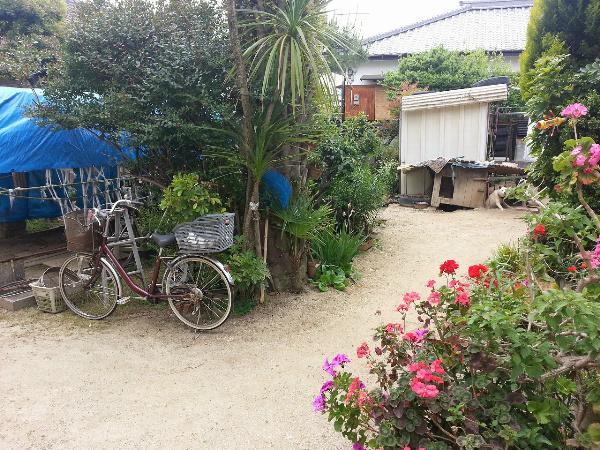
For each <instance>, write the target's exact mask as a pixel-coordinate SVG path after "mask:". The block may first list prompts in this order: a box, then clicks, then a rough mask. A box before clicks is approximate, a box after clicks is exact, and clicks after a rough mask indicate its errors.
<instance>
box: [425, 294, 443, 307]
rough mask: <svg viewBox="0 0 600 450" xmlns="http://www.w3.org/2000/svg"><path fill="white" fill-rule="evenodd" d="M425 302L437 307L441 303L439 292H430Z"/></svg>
mask: <svg viewBox="0 0 600 450" xmlns="http://www.w3.org/2000/svg"><path fill="white" fill-rule="evenodd" d="M427 301H428V302H429V304H430V305H431V306H437V305H439V304H440V303H441V301H442V296H441V294H440V293H439V292H432V293H431V294H429V297H427Z"/></svg>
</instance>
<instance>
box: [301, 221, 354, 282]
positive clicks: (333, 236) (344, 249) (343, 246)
mask: <svg viewBox="0 0 600 450" xmlns="http://www.w3.org/2000/svg"><path fill="white" fill-rule="evenodd" d="M363 242H364V238H363V237H362V236H360V235H357V234H351V233H348V232H347V231H341V232H340V233H334V232H333V231H331V230H326V231H323V232H322V233H320V234H319V235H318V236H317V238H316V239H315V240H314V241H313V242H312V245H311V250H312V255H313V258H314V259H315V260H316V261H318V262H319V263H321V264H322V265H324V266H335V267H339V268H340V269H342V270H343V271H344V272H345V273H346V274H350V273H351V272H352V260H353V259H354V257H355V256H356V255H358V252H359V249H360V246H361V244H362V243H363Z"/></svg>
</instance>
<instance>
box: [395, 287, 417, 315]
mask: <svg viewBox="0 0 600 450" xmlns="http://www.w3.org/2000/svg"><path fill="white" fill-rule="evenodd" d="M419 300H421V296H420V295H419V293H418V292H407V293H406V294H404V297H403V298H402V302H403V303H400V305H398V307H397V308H396V311H398V312H406V311H408V309H409V308H410V305H411V303H414V302H418V301H419Z"/></svg>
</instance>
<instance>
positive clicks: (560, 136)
mask: <svg viewBox="0 0 600 450" xmlns="http://www.w3.org/2000/svg"><path fill="white" fill-rule="evenodd" d="M549 3H551V2H547V3H542V2H540V3H539V4H536V5H537V6H536V7H535V8H537V12H534V14H533V17H534V19H532V22H531V23H530V32H529V33H530V36H529V43H528V49H527V51H526V54H527V56H526V58H524V61H525V64H524V74H525V76H522V79H521V83H522V84H521V87H522V91H523V96H524V99H525V101H526V108H527V109H528V112H529V115H530V117H531V118H532V119H533V120H535V121H536V122H535V130H534V131H533V133H532V135H531V136H530V138H529V139H530V145H531V146H532V148H533V149H534V150H535V152H536V157H537V160H536V162H535V163H534V164H533V166H532V167H531V168H530V169H529V175H530V176H529V179H530V180H531V181H532V182H533V183H535V187H534V186H532V185H521V186H519V187H517V188H515V189H512V190H511V192H509V197H513V198H515V199H519V200H523V201H530V200H534V201H535V202H536V204H537V205H538V207H539V212H538V213H536V214H530V215H528V216H526V218H525V220H526V222H527V227H528V231H527V234H526V235H525V236H523V237H522V238H521V239H520V240H519V241H518V243H517V244H514V245H503V246H501V247H500V248H498V249H497V250H496V251H495V252H494V253H493V254H490V256H489V258H487V259H485V260H481V261H480V262H479V263H478V264H474V265H469V266H468V267H462V263H461V261H459V260H457V259H456V260H455V259H447V260H443V261H439V263H440V265H439V268H435V267H432V277H431V279H429V280H425V279H424V280H423V283H422V288H421V289H419V290H417V291H409V292H406V293H405V294H404V295H403V297H402V299H400V302H399V304H398V306H397V308H396V311H397V320H395V321H393V322H390V323H387V324H382V325H381V326H379V327H377V328H376V330H375V332H374V335H373V340H372V341H366V340H365V342H363V343H362V344H360V345H359V346H358V347H357V348H356V352H355V354H352V355H346V354H337V355H335V356H333V357H328V358H327V359H325V362H324V364H323V367H322V370H323V376H324V383H323V385H322V387H321V388H320V392H318V395H317V396H316V397H315V399H314V402H313V407H314V409H315V411H317V412H319V413H322V414H324V415H325V418H326V419H327V420H329V421H330V422H331V423H332V425H333V427H334V429H335V430H336V431H337V432H339V433H341V434H342V435H343V436H344V437H345V438H347V439H348V440H349V441H350V442H351V443H352V445H353V448H354V449H365V448H380V449H397V448H403V449H405V450H409V449H411V448H412V449H419V450H421V449H427V450H433V449H458V448H460V449H479V448H492V449H507V448H516V449H525V448H530V449H545V448H547V449H556V448H561V449H563V448H598V446H599V444H600V415H599V413H600V396H599V394H600V382H599V380H600V378H599V373H598V367H599V366H600V359H599V355H600V341H599V340H598V336H599V332H600V328H599V326H598V320H597V318H598V314H600V309H599V303H598V301H599V299H600V271H599V269H600V220H599V218H598V213H597V208H598V206H599V205H598V201H599V200H600V166H599V165H598V164H599V162H600V144H597V143H596V141H597V140H598V136H597V134H596V133H597V127H596V124H597V120H598V111H597V105H596V102H597V91H596V89H597V86H598V83H599V81H600V79H599V78H598V71H597V65H598V62H597V61H594V57H593V56H590V54H589V53H586V51H587V50H586V49H587V47H586V45H585V42H586V41H585V36H583V34H584V32H583V30H582V29H574V28H568V27H569V25H567V23H566V22H561V21H560V20H559V21H558V22H556V21H553V20H552V19H551V17H554V18H555V17H556V16H559V17H560V15H561V14H567V12H566V10H564V9H563V10H561V9H560V8H559V9H558V12H557V10H556V9H552V8H551V6H550V5H549ZM558 3H560V2H558ZM544 5H545V6H544ZM555 6H556V5H555ZM582 8H583V7H582ZM570 13H571V12H569V14H570ZM536 14H537V15H536ZM540 36H545V38H544V44H543V45H542V46H540V45H539V43H540V40H541V39H540ZM577 39H581V41H579V40H577ZM574 42H577V43H578V45H579V46H578V47H577V48H576V47H575V45H574ZM536 52H537V53H536ZM528 64H529V65H528ZM465 269H466V271H465ZM460 270H462V272H461V273H464V275H463V276H460V275H459V271H460ZM351 359H352V360H354V359H357V360H362V361H364V365H365V366H366V370H368V375H367V376H364V375H363V376H357V375H356V374H355V373H353V371H351V370H349V364H350V363H351ZM359 362H360V361H359Z"/></svg>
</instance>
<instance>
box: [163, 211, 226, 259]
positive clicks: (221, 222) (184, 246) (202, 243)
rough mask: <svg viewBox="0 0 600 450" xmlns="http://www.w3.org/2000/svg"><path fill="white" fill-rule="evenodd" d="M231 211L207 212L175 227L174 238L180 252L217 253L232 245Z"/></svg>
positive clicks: (193, 253) (196, 253)
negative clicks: (221, 212) (220, 212)
mask: <svg viewBox="0 0 600 450" xmlns="http://www.w3.org/2000/svg"><path fill="white" fill-rule="evenodd" d="M234 218H235V214H233V213H223V214H208V215H206V216H202V217H198V218H197V219H196V220H194V221H192V222H187V223H182V224H181V225H177V227H175V230H174V233H175V239H176V240H177V245H178V247H179V250H180V252H181V253H184V254H188V255H205V254H208V253H219V252H222V251H224V250H227V249H228V248H229V247H231V246H232V245H233V229H234Z"/></svg>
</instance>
